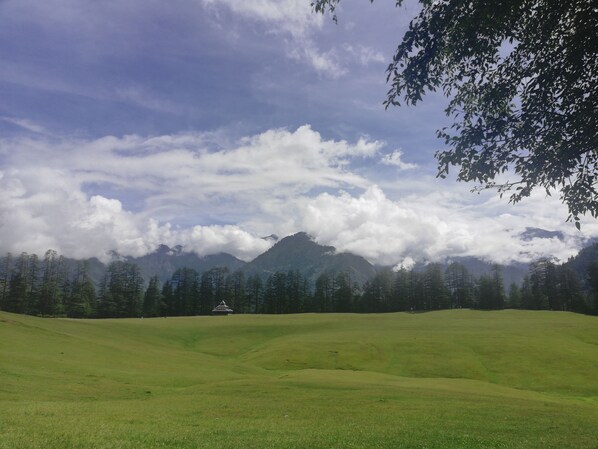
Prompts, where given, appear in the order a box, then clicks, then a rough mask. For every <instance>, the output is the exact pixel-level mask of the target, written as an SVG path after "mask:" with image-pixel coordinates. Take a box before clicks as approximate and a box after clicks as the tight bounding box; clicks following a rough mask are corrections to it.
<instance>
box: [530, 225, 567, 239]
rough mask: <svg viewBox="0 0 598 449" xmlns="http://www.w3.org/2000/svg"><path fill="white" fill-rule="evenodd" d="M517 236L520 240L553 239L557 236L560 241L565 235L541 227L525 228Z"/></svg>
mask: <svg viewBox="0 0 598 449" xmlns="http://www.w3.org/2000/svg"><path fill="white" fill-rule="evenodd" d="M519 237H521V238H522V240H525V241H527V242H529V241H530V240H534V239H553V238H557V239H559V240H561V241H563V240H565V235H564V234H563V233H562V232H561V231H548V230H546V229H542V228H529V227H528V228H525V231H523V232H522V233H521V234H519Z"/></svg>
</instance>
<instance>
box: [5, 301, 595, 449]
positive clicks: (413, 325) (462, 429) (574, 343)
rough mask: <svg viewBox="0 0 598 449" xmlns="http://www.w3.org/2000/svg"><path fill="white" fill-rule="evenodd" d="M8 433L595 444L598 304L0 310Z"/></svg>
mask: <svg viewBox="0 0 598 449" xmlns="http://www.w3.org/2000/svg"><path fill="white" fill-rule="evenodd" d="M0 448H1V449H17V448H27V449H29V448H40V449H42V448H43V449H54V448H55V449H68V448H94V449H108V448H111V449H117V448H118V449H121V448H122V449H129V448H130V449H133V448H135V449H137V448H148V449H150V448H151V449H154V448H256V449H257V448H260V449H261V448H297V449H299V448H339V449H340V448H389V449H390V448H392V449H396V448H542V449H544V448H576V449H577V448H598V317H589V316H583V315H575V314H570V313H557V312H530V311H497V312H479V311H470V310H455V311H442V312H433V313H426V314H406V313H398V314H385V315H336V314H334V315H332V314H331V315H312V314H308V315H285V316H272V315H270V316H255V315H254V316H250V315H245V316H228V317H185V318H153V319H118V320H71V319H41V318H34V317H26V316H21V315H14V314H9V313H0Z"/></svg>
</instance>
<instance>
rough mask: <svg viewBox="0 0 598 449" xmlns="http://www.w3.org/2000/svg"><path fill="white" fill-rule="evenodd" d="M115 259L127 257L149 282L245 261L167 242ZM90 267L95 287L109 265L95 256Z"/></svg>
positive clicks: (236, 265)
mask: <svg viewBox="0 0 598 449" xmlns="http://www.w3.org/2000/svg"><path fill="white" fill-rule="evenodd" d="M113 257H114V259H115V260H116V259H119V260H125V261H127V262H130V263H134V264H137V265H138V266H139V269H140V270H141V276H142V277H143V279H144V280H145V282H146V283H147V282H148V281H149V278H150V277H152V276H154V275H158V278H159V279H160V282H161V283H164V282H166V281H167V280H169V279H170V278H171V277H172V274H173V273H174V272H175V271H176V270H178V269H179V268H192V269H194V270H196V271H197V272H198V273H203V272H204V271H208V270H210V269H212V268H216V267H226V268H228V269H229V271H231V272H233V271H237V270H239V269H240V268H242V267H243V266H244V265H245V264H246V262H244V261H242V260H240V259H237V258H236V257H234V256H232V255H230V254H227V253H220V254H211V255H208V256H198V255H197V254H195V253H190V252H185V251H184V250H183V248H182V247H181V246H175V247H174V248H170V247H168V246H166V245H160V247H159V248H158V249H157V250H156V251H154V252H153V253H150V254H146V255H145V256H141V257H120V256H119V255H118V254H116V253H114V254H113ZM77 263H78V261H77V260H74V259H67V264H68V267H69V271H70V272H75V271H76V266H77ZM87 263H88V267H89V276H90V277H91V279H92V281H93V282H94V284H95V285H96V286H98V285H99V284H100V282H101V280H102V278H103V277H104V273H105V272H106V266H107V265H106V264H104V263H102V262H100V261H99V260H98V259H97V258H95V257H93V258H91V259H87Z"/></svg>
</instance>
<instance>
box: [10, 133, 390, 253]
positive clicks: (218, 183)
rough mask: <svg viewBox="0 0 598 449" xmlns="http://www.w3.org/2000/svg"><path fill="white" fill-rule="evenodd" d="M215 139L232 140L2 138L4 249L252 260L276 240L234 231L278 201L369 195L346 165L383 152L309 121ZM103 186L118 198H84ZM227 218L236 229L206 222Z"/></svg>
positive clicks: (189, 137)
mask: <svg viewBox="0 0 598 449" xmlns="http://www.w3.org/2000/svg"><path fill="white" fill-rule="evenodd" d="M214 139H216V140H218V141H219V143H222V142H224V141H225V140H226V139H219V137H218V136H214V135H213V134H209V133H206V134H197V133H188V134H179V135H173V136H169V135H165V136H157V137H150V138H146V137H140V136H136V135H130V136H124V137H122V138H117V137H114V136H106V137H103V138H100V139H96V140H92V141H86V140H74V139H46V138H37V139H31V138H20V139H10V140H0V155H2V156H3V157H4V159H5V160H6V165H7V166H8V167H10V168H8V169H7V170H5V172H4V173H3V175H2V178H1V179H0V180H1V184H2V185H1V189H0V190H2V191H3V192H5V195H4V199H3V201H2V203H1V204H0V217H2V220H0V236H1V237H0V250H1V251H8V250H10V251H28V252H37V253H43V252H44V251H45V250H46V249H48V248H53V249H56V250H58V251H60V252H62V253H64V254H65V255H69V256H73V257H89V256H91V255H98V256H102V255H103V254H105V253H106V251H109V250H117V251H118V252H120V253H122V254H124V255H140V254H145V253H147V252H148V251H151V250H152V249H153V248H155V247H156V246H157V245H158V244H160V243H166V244H170V245H174V244H183V245H185V246H186V247H187V248H188V249H190V250H194V251H197V252H198V253H200V254H209V253H213V252H221V251H224V252H231V253H233V254H235V255H237V256H239V257H243V258H251V257H254V256H256V255H257V254H259V253H260V252H262V251H264V250H265V249H266V248H267V247H268V246H269V243H267V242H265V241H263V240H261V239H260V238H259V237H257V236H259V235H261V234H262V232H261V231H262V229H255V232H256V234H255V235H254V234H251V233H249V232H248V231H247V230H244V229H242V228H241V227H240V226H238V225H236V223H238V222H239V221H242V220H243V219H244V217H252V216H253V215H258V216H259V215H260V214H261V215H264V214H265V212H264V208H263V204H267V203H268V202H269V201H272V200H277V201H282V202H291V201H293V198H294V197H296V196H300V195H303V194H306V193H307V192H309V191H310V190H312V189H314V188H332V189H336V188H339V187H344V188H351V187H362V188H364V187H366V186H367V185H368V182H367V180H366V179H364V178H362V177H361V176H359V175H356V174H355V173H352V172H351V171H349V170H347V168H346V167H347V165H348V164H349V162H350V161H351V160H352V159H354V158H362V157H371V156H373V155H375V154H376V153H377V151H378V150H379V148H380V147H381V146H382V145H383V144H382V143H381V142H376V141H369V140H367V139H365V138H362V139H359V140H358V141H357V142H355V143H348V142H346V141H333V140H325V139H323V138H322V137H321V136H320V134H319V133H317V132H315V131H313V130H312V129H311V128H310V127H309V126H307V125H306V126H302V127H300V128H298V129H297V130H296V131H294V132H290V131H288V130H284V129H274V130H269V131H266V132H264V133H261V134H258V135H255V136H250V137H246V138H244V139H242V140H241V141H239V142H237V144H235V145H233V146H231V147H228V148H225V149H221V150H214V149H211V148H212V147H213V146H214V143H215V142H214ZM97 185H101V186H103V187H102V188H101V189H99V190H100V191H102V192H103V191H105V190H108V191H110V192H114V193H112V195H114V194H116V195H118V198H110V197H109V195H108V194H105V193H102V194H96V195H88V194H87V193H86V191H89V190H90V188H91V187H92V186H97ZM131 192H133V197H135V198H136V199H135V203H134V208H135V209H136V210H137V212H135V213H133V212H131V211H128V210H126V208H125V207H124V205H123V204H124V203H128V204H129V205H130V206H129V208H131V207H132V206H131V204H132V200H130V199H128V196H129V195H131ZM139 195H141V198H140V199H139ZM173 220H174V222H175V224H172V225H171V224H169V223H170V222H173ZM222 220H226V221H231V222H233V223H234V224H232V225H210V224H209V223H210V222H218V221H222ZM176 221H184V222H185V223H186V225H185V226H184V227H180V228H179V227H177V226H176ZM202 222H208V225H207V226H201V225H199V224H201V223H202ZM188 223H191V225H189V224H188ZM270 226H272V225H270ZM268 231H269V229H268ZM256 235H257V236H256Z"/></svg>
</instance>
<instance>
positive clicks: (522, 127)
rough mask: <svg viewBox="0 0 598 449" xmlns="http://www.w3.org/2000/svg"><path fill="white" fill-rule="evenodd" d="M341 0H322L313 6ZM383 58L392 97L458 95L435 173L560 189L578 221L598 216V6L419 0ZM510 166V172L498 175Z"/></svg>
mask: <svg viewBox="0 0 598 449" xmlns="http://www.w3.org/2000/svg"><path fill="white" fill-rule="evenodd" d="M339 2H340V0H315V1H313V2H312V7H313V8H314V10H315V11H316V12H319V13H323V12H326V11H330V12H331V13H332V14H333V17H334V19H335V20H336V16H334V14H335V9H336V6H337V5H338V3H339ZM396 3H397V6H400V5H401V4H402V3H403V0H397V2H396ZM420 3H421V10H420V12H419V14H418V15H417V16H416V17H415V18H414V19H413V20H412V21H411V23H410V25H409V29H408V31H407V32H406V33H405V34H404V36H403V38H402V41H401V42H400V44H399V45H398V47H397V50H396V52H395V55H394V57H393V59H392V62H391V63H390V65H389V66H388V68H387V81H388V83H389V84H390V90H389V91H388V96H387V99H386V101H385V106H386V107H389V106H399V105H401V104H406V105H416V104H417V103H419V102H420V101H421V100H422V98H423V96H424V95H425V94H426V93H427V92H430V91H436V90H439V89H441V90H442V91H443V93H444V94H445V95H446V96H448V97H450V102H449V104H448V106H447V108H446V110H445V112H446V114H447V115H448V116H450V117H452V118H453V119H454V123H453V125H452V126H451V127H449V128H443V129H441V130H439V131H438V136H439V137H440V138H441V139H443V140H444V142H445V144H446V145H447V146H448V148H449V149H447V150H444V151H439V152H438V153H437V154H436V157H437V159H438V168H439V170H438V176H440V177H442V178H444V177H446V176H447V175H448V173H449V168H450V167H451V166H458V167H459V172H458V180H460V181H472V182H475V183H477V184H478V187H477V189H487V188H495V189H498V192H499V193H500V195H501V196H502V195H503V193H505V192H509V194H510V200H511V201H512V202H517V201H520V200H521V199H523V198H524V197H527V196H529V195H530V194H531V192H532V191H533V190H534V189H536V188H540V189H544V190H545V191H546V193H547V194H548V195H550V193H551V192H552V191H558V192H560V195H561V200H562V201H563V202H564V203H565V204H567V206H568V208H569V219H573V220H575V223H576V226H577V227H578V228H579V220H580V216H581V215H583V214H585V213H589V214H591V215H592V216H593V217H598V195H597V190H596V189H597V184H598V149H597V145H596V144H597V140H598V124H597V116H598V114H596V111H597V110H598V86H597V84H598V83H597V82H598V57H597V56H598V49H597V45H596V35H598V9H596V7H595V4H593V2H591V1H588V0H570V1H561V0H441V1H431V0H420ZM505 173H511V174H513V175H514V176H515V178H514V179H513V180H503V179H506V178H504V177H503V176H500V175H502V174H505Z"/></svg>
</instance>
